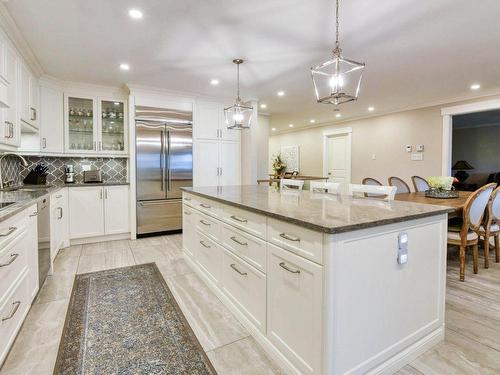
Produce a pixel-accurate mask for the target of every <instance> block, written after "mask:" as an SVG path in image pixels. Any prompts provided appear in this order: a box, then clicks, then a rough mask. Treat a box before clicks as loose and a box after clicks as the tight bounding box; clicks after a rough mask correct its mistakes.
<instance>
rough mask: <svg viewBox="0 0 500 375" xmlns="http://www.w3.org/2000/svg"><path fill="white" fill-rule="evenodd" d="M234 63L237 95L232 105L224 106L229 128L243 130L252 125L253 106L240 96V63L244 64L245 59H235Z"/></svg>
mask: <svg viewBox="0 0 500 375" xmlns="http://www.w3.org/2000/svg"><path fill="white" fill-rule="evenodd" d="M233 63H235V64H236V67H237V97H236V101H235V103H234V104H233V105H232V106H231V107H227V108H224V117H225V119H226V125H227V128H228V129H236V130H243V129H248V128H249V127H250V122H251V121H252V113H253V107H248V106H245V105H244V103H243V101H242V100H241V98H240V65H241V64H243V60H242V59H234V60H233Z"/></svg>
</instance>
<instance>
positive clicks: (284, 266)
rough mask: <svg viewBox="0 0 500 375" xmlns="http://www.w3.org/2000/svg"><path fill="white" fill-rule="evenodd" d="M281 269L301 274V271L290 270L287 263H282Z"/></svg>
mask: <svg viewBox="0 0 500 375" xmlns="http://www.w3.org/2000/svg"><path fill="white" fill-rule="evenodd" d="M280 267H281V268H283V269H285V270H287V271H288V272H291V273H300V270H292V269H291V268H288V266H287V265H286V264H285V262H281V263H280Z"/></svg>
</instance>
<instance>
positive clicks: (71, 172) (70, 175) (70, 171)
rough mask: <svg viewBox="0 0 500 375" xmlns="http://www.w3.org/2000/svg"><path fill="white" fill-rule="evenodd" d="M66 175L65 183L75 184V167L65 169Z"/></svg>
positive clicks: (69, 165) (67, 166)
mask: <svg viewBox="0 0 500 375" xmlns="http://www.w3.org/2000/svg"><path fill="white" fill-rule="evenodd" d="M64 173H65V174H66V178H65V182H66V183H67V184H68V183H69V184H71V183H73V182H75V167H74V166H73V165H71V164H68V165H66V167H64Z"/></svg>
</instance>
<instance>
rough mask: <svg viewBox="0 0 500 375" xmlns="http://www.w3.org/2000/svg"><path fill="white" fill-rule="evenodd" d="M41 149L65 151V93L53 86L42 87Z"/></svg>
mask: <svg viewBox="0 0 500 375" xmlns="http://www.w3.org/2000/svg"><path fill="white" fill-rule="evenodd" d="M40 109H41V111H40V134H41V140H40V141H41V144H40V147H41V150H42V151H44V152H59V153H62V152H64V95H63V92H62V90H57V89H54V88H51V87H43V86H42V87H41V89H40Z"/></svg>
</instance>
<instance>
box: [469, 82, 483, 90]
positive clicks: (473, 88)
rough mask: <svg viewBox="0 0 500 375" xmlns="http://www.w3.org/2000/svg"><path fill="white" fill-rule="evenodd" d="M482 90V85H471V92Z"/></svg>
mask: <svg viewBox="0 0 500 375" xmlns="http://www.w3.org/2000/svg"><path fill="white" fill-rule="evenodd" d="M480 88H481V85H480V84H479V83H474V84H472V85H470V89H471V90H479V89H480Z"/></svg>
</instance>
